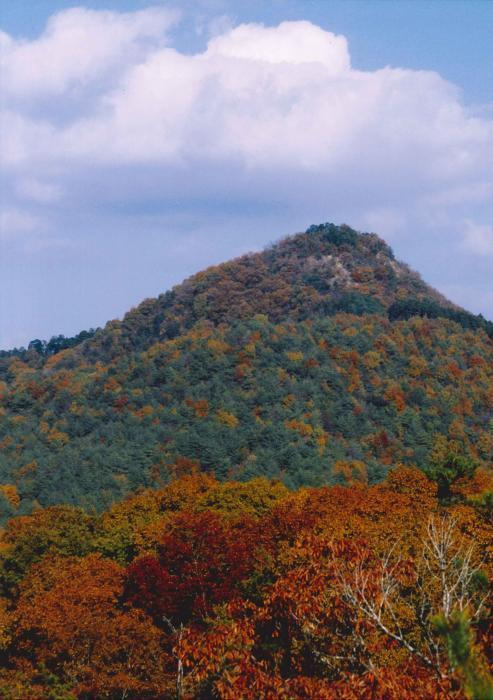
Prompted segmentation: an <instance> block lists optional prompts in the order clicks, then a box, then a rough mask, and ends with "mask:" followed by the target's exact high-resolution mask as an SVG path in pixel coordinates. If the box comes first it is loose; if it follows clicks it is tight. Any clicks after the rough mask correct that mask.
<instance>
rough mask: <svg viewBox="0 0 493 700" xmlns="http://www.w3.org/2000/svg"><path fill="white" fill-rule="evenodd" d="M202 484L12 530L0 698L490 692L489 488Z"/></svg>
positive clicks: (13, 525)
mask: <svg viewBox="0 0 493 700" xmlns="http://www.w3.org/2000/svg"><path fill="white" fill-rule="evenodd" d="M189 470H190V474H189V475H186V476H182V477H181V478H179V479H177V480H175V481H173V482H171V483H170V484H169V485H168V486H166V487H164V488H162V489H160V490H147V491H142V492H140V493H138V494H136V495H134V496H132V497H129V498H127V499H126V500H124V501H122V502H121V503H118V504H116V505H114V506H112V508H111V509H109V510H108V511H106V512H104V513H102V514H100V515H90V514H87V513H85V512H84V511H83V510H81V509H77V508H74V507H71V506H52V507H49V508H46V509H39V510H37V511H36V512H35V513H33V514H32V515H29V516H21V517H17V518H14V519H13V520H11V521H9V523H8V524H7V527H6V529H5V531H4V533H3V535H2V538H1V540H0V649H1V652H0V653H1V657H2V664H1V668H0V696H1V697H2V698H5V700H14V699H19V698H39V699H40V700H43V699H45V698H46V699H48V698H49V699H52V700H54V699H55V698H58V699H60V698H64V700H69V699H70V698H81V699H87V700H88V699H89V698H96V697H97V698H102V699H103V698H112V699H113V698H114V699H117V698H127V700H132V699H133V700H141V699H145V698H154V699H156V700H159V699H161V700H166V699H167V698H169V699H171V698H189V699H191V698H202V699H205V698H208V699H209V698H210V699H212V698H225V699H231V700H232V699H233V698H235V699H236V698H242V699H244V700H249V699H250V700H258V699H259V698H266V699H267V698H272V699H273V698H285V699H286V700H288V699H289V700H296V699H297V698H306V699H308V698H317V700H318V699H327V700H336V699H337V700H363V698H365V699H366V698H370V697H371V698H374V700H394V699H395V700H397V699H398V700H415V699H416V698H420V700H432V699H435V698H443V699H444V700H447V699H448V700H452V699H454V700H464V699H465V698H473V699H474V700H486V699H487V698H491V697H492V692H493V685H492V678H491V676H490V675H489V673H488V666H489V664H490V663H491V661H492V657H491V652H492V650H493V644H492V642H493V634H492V632H493V625H492V622H493V620H492V616H491V613H492V609H491V598H490V597H489V591H490V587H491V581H492V576H493V527H492V524H491V508H489V509H488V508H485V504H486V503H487V502H488V498H487V495H488V494H491V492H492V489H493V478H492V476H491V474H488V473H487V472H484V471H481V470H477V471H476V472H475V474H473V476H472V477H471V478H470V479H469V480H464V479H462V480H460V479H458V480H457V481H456V483H455V485H454V487H453V495H454V500H453V502H452V503H449V504H448V505H446V506H444V505H442V504H441V503H440V502H439V500H438V499H437V495H436V486H435V484H434V482H432V481H429V480H428V479H427V477H425V476H424V475H423V473H422V472H420V471H418V470H413V469H409V468H405V467H399V468H397V469H394V470H392V471H391V472H390V473H389V475H388V478H387V480H386V481H385V482H383V483H381V484H379V485H375V486H370V487H369V486H366V485H365V484H364V483H361V481H359V482H358V483H357V484H356V485H353V486H352V487H351V488H349V487H342V486H334V487H331V488H328V487H322V488H302V489H300V490H299V491H297V492H290V491H289V490H288V489H287V488H286V487H285V486H283V485H282V483H281V482H278V481H269V480H267V479H264V478H261V479H256V480H253V481H250V482H245V483H239V482H234V481H231V482H227V483H221V482H218V481H216V480H215V479H214V478H213V477H211V476H210V475H207V474H203V473H198V472H196V471H194V469H193V468H192V467H191V466H189Z"/></svg>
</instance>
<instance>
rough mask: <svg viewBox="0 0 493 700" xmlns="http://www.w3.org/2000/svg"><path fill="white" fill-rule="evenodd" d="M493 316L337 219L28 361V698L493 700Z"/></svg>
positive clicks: (19, 418) (4, 395)
mask: <svg viewBox="0 0 493 700" xmlns="http://www.w3.org/2000/svg"><path fill="white" fill-rule="evenodd" d="M492 328H493V325H492V323H491V322H489V321H487V320H486V319H484V318H483V317H482V316H475V315H473V314H470V313H469V312H467V311H465V310H464V309H460V308H459V307H457V306H455V305H454V304H452V303H451V302H450V301H448V300H447V299H445V298H444V297H443V296H442V295H440V294H439V293H438V292H436V291H435V290H433V289H432V288H430V287H429V286H428V285H426V284H425V282H423V280H421V278H420V277H419V275H417V274H416V273H415V272H413V271H412V270H411V269H410V268H408V267H407V266H406V265H405V264H404V263H401V262H399V261H397V260H396V259H395V257H394V254H393V252H392V250H391V249H390V248H389V246H388V245H387V244H386V243H385V242H384V241H382V240H381V239H380V238H378V237H377V236H376V235H375V234H361V233H358V232H356V231H354V230H353V229H351V228H350V227H348V226H345V225H343V226H334V225H333V224H323V225H317V226H311V227H310V228H309V229H308V230H307V231H306V232H304V233H302V234H297V235H295V236H291V237H288V238H286V239H283V240H282V241H280V242H278V243H276V244H275V245H272V246H270V247H269V248H267V249H266V250H264V251H262V252H260V253H251V254H248V255H244V256H242V257H240V258H238V259H236V260H232V261H230V262H227V263H224V264H222V265H218V266H215V267H212V268H209V269H207V270H204V271H203V272H199V273H198V274H196V275H194V276H193V277H191V278H189V279H188V280H185V281H184V282H183V283H182V284H180V285H177V286H176V287H175V288H173V289H172V290H170V291H168V292H166V293H164V294H162V295H161V296H159V297H158V298H157V299H147V300H145V301H144V302H142V303H141V304H140V305H139V306H137V307H136V308H134V309H132V310H130V311H129V312H128V313H127V314H126V315H125V316H124V318H123V319H121V320H113V321H109V322H108V323H107V324H106V326H105V327H104V328H98V329H91V330H89V331H82V332H81V333H79V334H77V335H75V336H73V337H71V338H65V337H64V336H54V337H53V338H52V339H51V340H49V341H42V340H39V339H35V340H33V341H32V342H31V343H29V345H28V347H27V348H17V349H15V350H12V351H5V352H3V353H1V355H0V518H1V520H0V524H1V530H0V655H1V663H0V697H1V698H5V700H24V699H26V698H33V699H34V698H36V699H38V698H39V699H40V700H45V699H46V700H95V699H96V698H98V699H99V698H102V699H104V698H106V699H108V700H145V699H146V698H147V699H149V700H150V699H156V700H172V699H174V698H176V699H177V700H192V699H197V700H214V699H217V700H220V699H224V700H237V699H238V698H242V699H244V700H260V699H262V700H275V699H277V698H280V699H281V700H297V699H303V698H305V699H306V700H311V699H313V700H314V699H316V700H363V699H365V700H366V699H367V698H371V699H372V700H415V699H416V698H420V699H422V700H438V698H440V699H442V698H443V699H445V700H493V679H492V675H491V668H492V662H493V656H492V651H493V616H492V612H493V611H492V599H491V590H492V586H491V583H492V578H493V517H492V516H493V352H492V351H493V332H492Z"/></svg>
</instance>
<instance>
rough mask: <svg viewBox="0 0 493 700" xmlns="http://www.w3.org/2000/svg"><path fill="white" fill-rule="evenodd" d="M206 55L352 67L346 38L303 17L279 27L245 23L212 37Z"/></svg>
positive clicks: (333, 70)
mask: <svg viewBox="0 0 493 700" xmlns="http://www.w3.org/2000/svg"><path fill="white" fill-rule="evenodd" d="M207 55H208V56H222V57H225V58H239V59H245V60H247V61H261V62H263V63H288V64H291V65H298V64H301V63H321V64H323V65H324V66H325V68H326V69H327V73H328V74H329V75H340V74H341V73H343V72H345V71H347V70H349V68H350V60H349V53H348V48H347V41H346V38H345V37H343V36H336V35H335V34H332V33H331V32H327V31H324V30H323V29H321V28H320V27H317V26H315V25H314V24H311V23H310V22H303V21H302V22H282V23H281V24H280V25H279V26H278V27H264V26H263V25H261V24H242V25H240V26H239V27H236V28H234V29H231V30H230V31H228V32H226V33H225V34H223V35H222V36H217V37H215V38H214V39H212V40H211V41H210V42H209V46H208V48H207Z"/></svg>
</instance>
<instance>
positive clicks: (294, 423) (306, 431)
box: [284, 419, 313, 437]
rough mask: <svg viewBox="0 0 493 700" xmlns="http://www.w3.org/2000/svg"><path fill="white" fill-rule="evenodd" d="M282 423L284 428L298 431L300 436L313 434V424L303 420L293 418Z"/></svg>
mask: <svg viewBox="0 0 493 700" xmlns="http://www.w3.org/2000/svg"><path fill="white" fill-rule="evenodd" d="M284 424H285V426H286V428H289V429H290V430H294V431H295V432H297V433H299V435H301V437H311V436H312V435H313V426H312V425H310V424H309V423H305V422H304V421H300V420H295V419H293V420H287V421H285V423H284Z"/></svg>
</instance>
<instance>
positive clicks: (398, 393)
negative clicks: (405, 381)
mask: <svg viewBox="0 0 493 700" xmlns="http://www.w3.org/2000/svg"><path fill="white" fill-rule="evenodd" d="M384 398H385V399H386V400H387V401H392V402H393V403H394V405H395V407H396V409H397V410H398V411H403V410H404V409H405V408H406V397H405V395H404V392H403V391H402V389H401V388H400V387H399V386H396V385H394V386H390V387H389V388H388V389H387V390H386V392H385V394H384Z"/></svg>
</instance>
